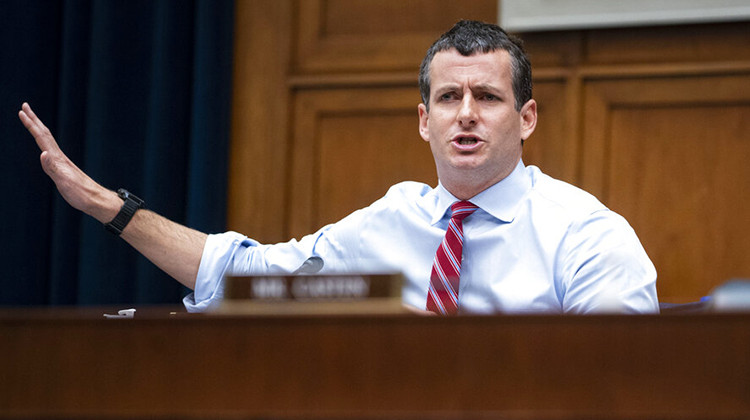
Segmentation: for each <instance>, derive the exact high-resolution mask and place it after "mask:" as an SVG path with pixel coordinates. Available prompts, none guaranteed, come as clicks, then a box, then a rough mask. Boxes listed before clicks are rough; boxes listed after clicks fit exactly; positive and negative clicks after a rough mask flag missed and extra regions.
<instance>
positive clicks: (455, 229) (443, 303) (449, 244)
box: [427, 201, 478, 315]
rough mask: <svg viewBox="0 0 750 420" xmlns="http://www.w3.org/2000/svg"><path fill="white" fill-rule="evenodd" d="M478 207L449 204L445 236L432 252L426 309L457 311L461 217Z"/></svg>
mask: <svg viewBox="0 0 750 420" xmlns="http://www.w3.org/2000/svg"><path fill="white" fill-rule="evenodd" d="M477 208H478V207H477V206H475V205H474V204H472V203H470V202H468V201H456V202H455V203H453V205H451V211H452V213H451V220H450V222H448V230H447V231H446V232H445V238H443V242H442V243H441V244H440V246H439V247H438V250H437V253H435V261H434V262H433V263H432V274H431V275H430V288H429V290H428V291H427V310H428V311H432V312H435V313H436V314H442V315H455V314H456V313H457V312H458V284H459V280H460V277H461V256H462V254H463V245H464V229H463V220H464V219H465V218H466V217H468V216H469V215H470V214H472V213H474V211H476V209H477Z"/></svg>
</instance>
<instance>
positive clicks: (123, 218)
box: [104, 188, 146, 236]
mask: <svg viewBox="0 0 750 420" xmlns="http://www.w3.org/2000/svg"><path fill="white" fill-rule="evenodd" d="M117 195H119V196H120V198H122V201H124V202H125V203H123V205H122V207H121V208H120V212H119V213H117V216H115V218H114V219H112V221H111V222H109V223H105V224H104V228H105V229H107V231H108V232H110V233H112V234H114V235H118V236H119V235H120V234H121V233H122V230H123V229H125V226H127V225H128V223H130V219H132V218H133V215H134V214H135V212H136V211H138V210H139V209H143V208H146V203H145V202H144V201H143V200H141V199H140V198H138V197H136V196H134V195H133V194H131V193H130V192H129V191H128V190H126V189H124V188H120V189H119V190H117Z"/></svg>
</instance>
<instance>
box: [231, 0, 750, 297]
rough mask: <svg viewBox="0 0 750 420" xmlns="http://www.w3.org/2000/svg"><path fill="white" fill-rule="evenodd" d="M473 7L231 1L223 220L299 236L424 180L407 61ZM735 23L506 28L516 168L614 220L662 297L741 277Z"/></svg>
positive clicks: (275, 235)
mask: <svg viewBox="0 0 750 420" xmlns="http://www.w3.org/2000/svg"><path fill="white" fill-rule="evenodd" d="M496 16H497V2H496V1H495V0H475V1H462V2H455V1H453V0H411V1H403V0H381V1H369V0H327V1H326V0H306V1H301V0H299V1H294V0H252V1H239V2H238V3H237V21H236V31H237V33H236V42H235V49H236V53H235V56H236V62H235V89H234V116H233V126H232V129H233V134H232V151H231V156H232V161H231V164H230V179H229V182H230V185H229V192H230V193H229V194H230V195H229V197H228V200H229V214H228V220H229V228H230V229H233V230H237V231H240V232H243V233H245V234H248V235H250V236H251V237H253V238H256V239H258V240H260V241H262V242H277V241H283V240H287V239H289V238H291V237H299V236H301V235H303V234H305V233H309V232H312V231H314V230H316V229H317V228H319V227H320V226H322V225H324V224H327V223H330V222H333V221H335V220H337V219H339V218H341V217H342V216H344V215H346V214H348V213H349V212H351V211H352V210H354V209H356V208H359V207H362V206H365V205H367V204H369V203H370V202H372V201H373V200H375V199H377V198H378V197H381V196H382V195H383V194H384V193H385V191H386V190H387V188H388V187H389V186H390V185H392V184H394V183H395V182H398V181H401V180H407V179H408V180H417V181H423V182H427V183H429V184H433V185H434V184H435V183H436V181H437V179H436V175H435V170H434V164H433V162H432V156H431V154H430V151H429V147H428V145H427V144H426V143H424V142H423V141H422V140H421V138H420V137H419V133H418V131H417V104H418V103H419V102H420V98H419V93H418V89H417V83H416V79H417V70H418V67H419V63H420V61H421V59H422V56H423V55H424V52H425V51H426V49H427V48H428V47H429V45H430V43H431V42H432V41H433V40H434V39H435V38H436V37H437V36H438V35H439V34H440V33H442V32H443V31H445V30H446V29H448V28H449V27H450V26H451V25H452V24H453V23H455V21H457V20H459V19H462V18H468V19H479V20H485V21H495V20H496ZM748 35H750V23H748V22H735V23H724V24H705V25H689V26H664V27H644V28H621V29H603V30H577V31H562V32H539V33H527V34H521V37H522V38H523V39H524V40H525V42H526V46H527V50H528V51H529V53H530V56H531V60H532V65H533V66H534V83H535V85H534V97H535V98H536V100H537V102H538V103H539V124H538V126H537V130H536V132H535V133H534V135H532V137H531V139H530V140H529V141H528V142H527V143H526V145H525V146H524V147H525V150H524V161H525V162H526V163H527V164H534V165H538V166H540V167H541V168H542V170H544V171H545V172H546V173H548V174H550V175H552V176H555V177H557V178H561V179H563V180H566V181H568V182H571V183H573V184H576V185H578V186H580V187H582V188H584V189H586V190H588V191H589V192H591V193H593V194H595V195H596V196H597V197H599V198H600V199H601V200H602V201H603V202H604V203H605V204H607V205H608V206H609V207H610V208H612V209H613V210H615V211H617V212H619V213H621V214H622V215H624V216H625V217H626V218H627V219H628V220H629V221H630V223H631V224H632V225H633V227H634V228H635V230H636V232H637V233H638V235H639V237H640V238H641V240H642V242H643V244H644V246H645V247H646V250H647V252H648V253H649V255H650V256H651V258H652V260H653V261H654V264H655V265H656V267H657V271H658V272H659V280H658V289H659V295H660V298H661V299H662V300H663V301H672V302H681V301H690V300H695V299H698V298H699V297H701V296H704V295H706V294H708V293H709V292H710V291H711V289H712V288H713V287H715V286H716V285H719V284H721V283H723V282H724V281H726V280H728V279H729V278H732V277H750V255H749V253H750V216H749V215H748V211H750V164H748V162H747V160H748V158H750V126H749V124H750V123H749V121H750V42H748Z"/></svg>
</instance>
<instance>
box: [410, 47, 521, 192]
mask: <svg viewBox="0 0 750 420" xmlns="http://www.w3.org/2000/svg"><path fill="white" fill-rule="evenodd" d="M429 105H430V110H429V112H428V111H427V107H426V106H425V105H424V104H420V105H419V108H418V109H419V133H420V135H421V136H422V138H423V139H424V140H425V141H427V142H429V143H430V148H431V149H432V154H433V156H434V158H435V164H436V166H437V172H438V177H439V178H440V181H441V182H442V183H443V185H445V186H446V188H448V190H449V191H450V192H451V193H453V195H456V196H457V197H458V198H461V199H467V198H471V197H473V196H474V195H476V194H478V193H479V192H481V191H483V190H484V189H486V188H488V187H490V186H491V185H493V184H495V183H496V182H498V181H500V180H502V179H503V178H505V177H506V176H508V174H510V173H511V172H512V171H513V168H515V166H516V164H517V163H518V160H519V159H520V158H521V140H522V139H524V140H525V139H526V138H528V137H529V136H530V135H531V133H532V132H533V131H534V127H535V126H536V102H534V100H530V101H528V102H527V103H526V104H524V106H523V107H522V109H521V111H520V112H519V111H516V109H515V98H514V95H513V85H512V71H511V58H510V55H509V54H508V52H507V51H504V50H497V51H494V52H491V53H487V54H482V53H478V54H474V55H471V56H468V57H465V56H463V55H461V54H460V53H459V52H458V51H456V50H455V49H451V50H446V51H441V52H439V53H437V54H435V57H434V58H433V60H432V63H431V65H430V104H429Z"/></svg>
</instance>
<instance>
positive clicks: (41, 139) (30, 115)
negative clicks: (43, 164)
mask: <svg viewBox="0 0 750 420" xmlns="http://www.w3.org/2000/svg"><path fill="white" fill-rule="evenodd" d="M18 118H19V119H20V120H21V123H23V125H24V127H26V129H27V130H29V133H31V135H32V136H34V140H36V144H37V146H39V148H40V149H42V150H50V149H52V150H57V149H59V148H58V146H57V142H56V141H55V139H54V138H53V137H52V134H51V133H50V131H49V129H48V128H47V126H45V125H44V124H43V123H42V121H41V120H40V119H39V117H37V116H36V114H34V111H32V110H31V107H30V106H29V104H28V103H26V102H24V103H23V105H21V110H20V111H19V112H18Z"/></svg>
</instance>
